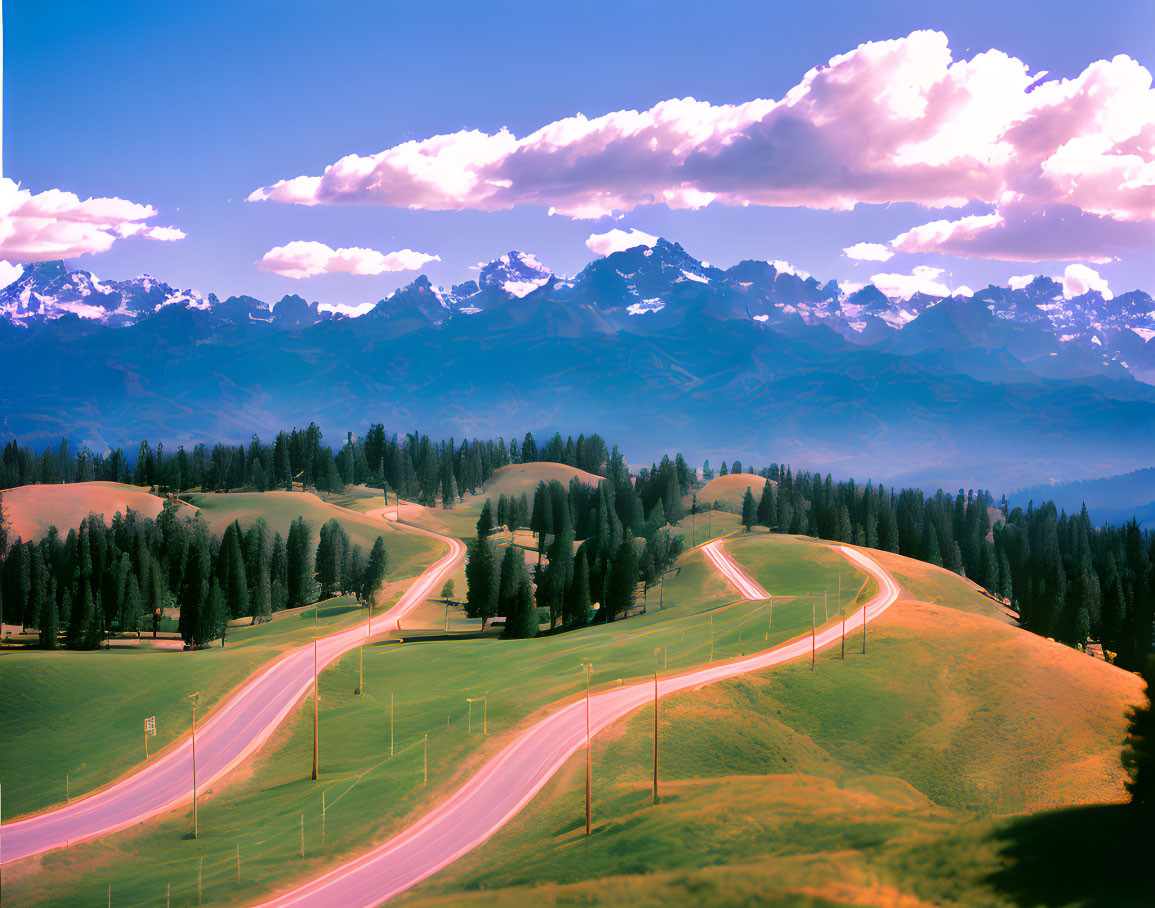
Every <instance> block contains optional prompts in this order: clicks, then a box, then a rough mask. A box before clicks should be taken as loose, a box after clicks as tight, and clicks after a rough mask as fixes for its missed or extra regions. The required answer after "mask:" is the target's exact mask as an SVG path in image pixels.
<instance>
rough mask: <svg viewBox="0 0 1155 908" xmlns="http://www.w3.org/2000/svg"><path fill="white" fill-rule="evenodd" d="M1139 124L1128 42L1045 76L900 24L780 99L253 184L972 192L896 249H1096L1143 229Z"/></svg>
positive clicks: (639, 115)
mask: <svg viewBox="0 0 1155 908" xmlns="http://www.w3.org/2000/svg"><path fill="white" fill-rule="evenodd" d="M1152 135H1155V92H1153V91H1152V79H1151V73H1150V72H1149V71H1148V70H1147V69H1145V68H1144V67H1143V66H1141V65H1139V63H1137V62H1136V61H1135V60H1132V59H1131V58H1129V57H1126V56H1117V57H1115V58H1113V59H1111V60H1098V61H1094V62H1091V63H1090V64H1089V65H1088V66H1087V67H1086V68H1085V69H1084V70H1083V71H1082V72H1081V73H1080V74H1078V75H1077V76H1075V77H1074V78H1071V79H1052V80H1049V81H1047V80H1046V79H1045V77H1041V76H1040V75H1039V74H1037V73H1035V74H1032V72H1031V70H1030V68H1029V66H1028V65H1027V63H1025V62H1024V61H1022V60H1019V59H1017V58H1015V57H1012V56H1009V55H1008V54H1006V53H1004V52H1002V51H999V50H989V51H986V52H984V53H978V54H975V55H974V56H972V57H970V58H969V59H966V58H963V59H955V58H954V56H953V54H952V53H951V50H950V47H949V45H948V41H947V38H946V36H945V35H944V34H942V33H941V32H937V31H916V32H913V33H911V34H910V35H908V36H906V37H902V38H897V39H894V40H888V41H875V42H868V43H865V44H861V45H859V46H858V47H856V48H854V49H853V50H850V51H849V52H847V53H844V54H840V55H838V56H836V57H833V58H832V59H830V60H829V61H828V62H827V63H823V64H821V65H818V66H815V67H814V68H812V69H811V70H809V71H808V72H806V73H805V74H804V75H802V76H801V78H800V79H799V81H798V82H797V84H796V85H795V86H794V87H793V88H791V89H790V90H789V91H787V92H786V93H785V94H784V95H783V96H782V97H781V98H779V99H765V98H755V99H753V100H749V101H746V102H744V103H740V104H724V105H714V104H710V103H707V102H704V101H698V100H695V99H694V98H680V99H679V98H675V99H670V100H667V101H662V102H660V103H658V104H655V105H654V106H653V107H651V108H649V109H646V110H618V111H614V112H611V113H607V114H604V115H602V116H596V117H587V116H585V115H584V114H580V113H578V114H575V115H574V116H570V117H565V118H563V119H560V120H556V121H554V122H552V123H547V124H546V125H544V126H542V127H541V128H540V129H538V130H537V131H535V132H532V133H530V134H528V135H525V136H520V137H519V136H516V135H514V134H513V133H511V132H510V131H509V130H507V129H502V130H500V131H498V132H496V133H492V134H490V133H485V132H482V131H478V130H463V131H461V132H456V133H450V134H446V135H437V136H432V137H430V138H427V139H422V140H415V141H411V142H405V143H403V144H400V145H396V146H393V147H392V148H387V149H385V150H384V151H381V152H379V153H377V154H373V155H356V154H353V155H347V156H346V157H343V158H341V159H339V160H338V161H336V162H334V163H333V164H331V165H329V166H328V167H327V168H325V170H324V172H323V173H321V174H319V175H306V176H299V177H295V178H292V179H286V180H280V181H278V182H275V183H272V184H270V185H268V186H263V187H261V188H259V189H257V190H255V191H254V192H252V193H251V194H250V196H249V199H250V200H254V201H260V200H273V201H278V202H286V203H295V204H302V205H321V204H374V205H389V206H396V207H407V208H422V209H440V210H445V209H463V208H469V209H478V210H484V211H496V210H502V209H508V208H512V207H514V206H517V205H526V204H532V205H541V206H545V207H547V208H548V209H549V210H550V211H551V212H554V213H557V214H561V215H565V216H569V217H573V218H598V217H603V216H606V215H611V214H614V213H620V212H628V211H631V210H633V209H635V208H637V207H638V206H642V205H651V204H665V205H667V206H668V207H670V208H691V209H693V208H701V207H703V206H706V205H711V204H722V205H770V206H804V207H809V208H819V209H830V210H846V209H849V208H852V207H853V206H855V205H856V204H859V203H876V204H882V203H889V202H913V203H917V204H920V205H923V206H926V207H929V208H938V209H942V208H960V207H962V206H964V205H968V204H974V203H980V204H983V205H987V206H990V208H991V211H990V212H989V213H987V214H979V215H971V216H968V217H964V218H961V219H958V220H953V221H952V220H949V219H944V220H938V221H931V222H929V223H927V224H924V225H922V226H921V227H916V228H914V229H912V230H910V231H907V232H906V233H904V234H902V235H901V236H900V237H899V238H897V241H896V242H895V243H894V244H893V245H894V247H895V249H897V250H899V251H935V252H946V253H949V254H954V255H972V256H980V257H986V258H1002V259H1006V260H1021V261H1042V260H1055V259H1068V260H1070V259H1076V258H1077V259H1079V260H1082V261H1101V260H1102V258H1101V256H1103V255H1105V254H1106V252H1105V251H1104V250H1106V249H1109V248H1111V247H1118V246H1119V245H1120V244H1123V245H1126V246H1137V247H1139V248H1143V246H1142V244H1143V243H1144V242H1145V241H1146V240H1148V239H1150V237H1151V230H1150V226H1151V224H1152V222H1153V220H1155V143H1153V142H1152ZM851 137H852V138H851ZM869 245H879V244H869ZM850 248H852V249H853V248H857V247H850ZM868 260H874V261H882V260H883V259H868Z"/></svg>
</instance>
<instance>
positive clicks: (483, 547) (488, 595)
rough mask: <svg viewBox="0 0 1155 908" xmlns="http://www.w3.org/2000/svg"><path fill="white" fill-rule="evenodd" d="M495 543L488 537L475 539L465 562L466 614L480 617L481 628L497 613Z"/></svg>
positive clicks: (471, 616)
mask: <svg viewBox="0 0 1155 908" xmlns="http://www.w3.org/2000/svg"><path fill="white" fill-rule="evenodd" d="M494 562H495V556H494V551H493V543H491V542H490V541H489V540H488V539H483V538H478V539H474V540H473V541H472V542H471V543H470V545H469V554H468V557H467V560H466V562H465V584H466V594H465V614H466V615H468V616H469V617H470V618H480V619H481V628H482V630H484V629H485V625H486V622H488V621H489V619H490V618H492V617H494V616H495V615H496V614H497V585H498V576H497V570H496V566H495V564H494Z"/></svg>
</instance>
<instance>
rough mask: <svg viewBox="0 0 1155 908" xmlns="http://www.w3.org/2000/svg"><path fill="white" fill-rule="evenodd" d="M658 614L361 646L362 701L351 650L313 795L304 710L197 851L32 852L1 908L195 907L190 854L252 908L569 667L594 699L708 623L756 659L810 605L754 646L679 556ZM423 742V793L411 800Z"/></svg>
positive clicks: (392, 817)
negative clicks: (103, 903)
mask: <svg viewBox="0 0 1155 908" xmlns="http://www.w3.org/2000/svg"><path fill="white" fill-rule="evenodd" d="M767 542H768V543H769V544H771V545H773V544H775V543H776V542H777V543H778V544H780V545H782V546H785V547H788V548H790V549H792V550H794V551H795V554H794V561H795V562H796V564H797V565H807V564H809V565H811V568H810V572H809V573H808V572H807V570H806V569H805V568H804V567H797V568H796V573H795V575H794V578H795V579H794V580H792V581H791V582H792V583H797V584H799V588H798V589H796V590H795V589H793V588H792V587H789V586H787V585H786V584H785V582H784V583H783V584H782V586H783V592H784V594H787V593H790V592H795V593H799V594H801V593H803V592H805V591H806V590H809V589H811V588H812V587H813V585H814V584H815V583H817V582H819V578H821V577H822V576H824V575H825V574H826V573H827V572H828V570H829V565H828V564H827V560H826V550H825V549H824V548H823V547H821V546H817V545H815V544H814V543H812V542H808V541H796V540H781V541H780V542H778V541H770V540H767ZM860 582H861V580H860ZM651 593H656V591H654V590H652V591H651ZM664 602H665V606H664V607H663V608H662V609H661V610H657V609H654V608H652V609H651V610H650V611H649V612H648V613H647V614H646V615H643V616H639V617H637V618H632V619H630V620H628V621H623V622H616V623H614V624H611V625H609V626H603V625H595V626H592V627H589V628H586V629H583V630H579V631H574V632H570V633H565V634H559V635H555V636H551V637H539V638H537V639H535V640H526V641H500V640H492V639H481V640H454V641H445V642H428V643H411V642H407V643H404V644H400V645H399V644H397V643H395V642H383V643H381V644H379V645H376V646H371V647H366V648H365V652H364V672H365V687H366V693H365V694H364V695H363V696H356V695H354V694H353V691H354V689H355V688H356V686H357V681H358V664H359V654H358V653H351V654H350V655H348V656H346V657H345V658H344V659H342V660H340V662H338V663H337V664H336V665H335V666H333V667H331V668H330V669H329V670H327V671H326V672H325V674H324V675H323V676H322V679H321V719H320V722H321V779H320V780H319V781H318V782H312V781H310V779H309V767H310V765H311V751H312V722H311V715H309V712H310V711H309V710H308V709H307V708H304V709H301V710H300V711H298V712H297V713H296V714H294V715H293V716H292V717H291V718H290V720H289V721H288V722H287V723H286V725H285V726H284V727H283V728H282V729H281V731H280V732H278V733H277V735H275V736H274V738H273V739H272V740H271V742H270V744H269V745H267V746H266V747H265V748H264V749H263V750H262V751H261V753H260V754H259V755H258V757H257V758H256V759H255V760H254V761H253V763H252V766H251V771H250V772H247V773H243V774H242V775H241V777H240V778H239V779H236V780H234V781H232V782H230V783H229V784H228V785H225V786H222V787H221V788H220V790H219V791H217V792H214V793H212V794H210V795H209V796H208V797H206V798H205V799H204V800H203V801H202V804H201V811H200V821H201V830H202V831H201V838H200V839H199V840H197V841H195V842H192V841H188V840H186V839H185V838H184V833H185V832H186V829H187V826H188V818H187V816H185V812H183V811H182V812H178V813H176V814H172V815H169V816H168V817H166V818H162V819H160V820H158V821H154V822H150V823H148V824H146V825H145V826H144V827H138V828H136V829H133V830H128V831H125V832H122V833H119V834H117V835H114V836H109V837H107V838H106V839H105V840H103V841H102V842H93V843H86V844H83V845H79V846H76V847H74V848H71V849H69V850H68V851H67V852H57V853H53V854H49V855H45V856H44V857H43V858H42V863H43V867H44V869H45V870H46V871H47V872H44V873H38V874H35V875H29V876H27V877H19V876H18V877H17V879H16V880H15V881H14V882H13V883H12V884H11V885H9V884H7V883H6V890H7V892H6V895H8V897H9V898H11V899H12V901H13V903H14V904H23V903H31V902H33V901H35V902H37V903H44V904H69V903H72V902H74V901H77V900H83V899H84V898H86V897H87V894H88V893H89V892H91V891H95V889H94V887H104V889H101V891H104V890H105V889H106V888H107V885H108V881H114V886H116V887H119V891H120V899H119V903H120V904H148V903H150V902H151V901H155V898H156V897H157V896H156V893H158V892H164V891H165V887H166V886H167V885H168V884H169V883H171V884H172V886H173V904H174V905H178V904H193V903H195V901H194V900H196V899H197V898H198V895H197V889H196V882H197V873H198V870H199V866H200V859H201V858H202V857H203V858H204V888H203V892H202V893H201V898H203V901H204V903H206V904H207V903H231V902H240V901H247V900H248V901H251V900H252V899H253V898H255V897H257V895H258V894H259V893H262V892H269V891H272V890H273V889H274V888H275V887H278V886H283V885H285V884H286V883H288V882H291V881H292V880H293V879H295V878H299V877H303V876H307V875H308V874H311V873H316V872H319V871H321V870H322V869H324V868H326V867H329V866H332V865H333V864H334V863H336V862H337V861H338V860H339V859H341V858H342V857H348V856H351V855H353V854H355V853H357V852H359V851H361V850H364V848H365V847H366V845H367V844H368V843H369V842H375V841H379V840H381V839H382V838H384V837H386V836H387V835H389V834H390V833H392V832H395V831H397V830H399V829H401V828H403V826H404V825H405V824H406V822H408V821H409V820H411V819H412V818H413V817H415V816H416V815H419V814H420V813H421V812H423V811H424V810H426V809H428V807H429V806H430V805H431V804H433V803H435V802H436V801H437V800H438V799H439V798H441V797H444V795H445V794H447V793H448V792H449V791H450V790H452V788H453V787H455V786H456V785H458V784H460V782H461V781H463V780H464V779H465V778H466V777H467V776H468V774H469V773H470V772H471V771H472V770H473V768H475V767H476V766H478V765H479V764H480V763H481V762H482V761H484V760H485V759H487V758H488V757H490V756H492V755H493V754H494V753H496V752H497V750H498V749H500V747H501V746H502V744H503V743H504V742H505V741H507V740H509V738H510V737H511V736H512V735H513V733H514V732H515V730H517V729H519V728H521V727H524V723H525V722H527V721H529V720H530V719H531V718H532V717H533V715H534V714H535V712H536V711H538V710H540V709H543V708H547V707H549V708H552V707H553V706H554V705H555V704H557V703H558V702H559V701H562V700H565V699H566V698H569V697H576V696H579V695H581V693H582V692H583V691H584V672H583V671H582V669H581V661H582V660H583V659H589V660H590V661H592V662H593V663H594V666H595V669H594V683H595V686H599V685H616V684H618V683H619V679H621V680H630V679H633V678H639V677H646V676H648V675H650V673H651V672H652V671H653V670H654V669H655V668H657V669H658V670H663V669H664V670H668V671H674V670H676V669H681V668H686V667H690V666H693V665H699V664H702V663H705V662H708V661H709V660H710V658H711V637H710V634H711V624H713V635H714V636H713V658H714V659H715V660H720V659H725V658H729V657H732V656H738V655H740V654H743V653H750V652H754V651H756V650H760V649H763V648H765V647H766V646H767V645H773V644H775V643H779V642H782V641H785V640H787V639H789V638H791V637H794V636H796V635H798V634H801V633H806V632H809V629H810V619H811V616H810V606H809V604H808V603H806V604H804V603H803V602H802V600H798V601H797V602H790V601H786V602H783V603H781V604H779V605H776V606H775V610H774V624H773V630H772V631H771V632H770V633H769V641H767V640H766V633H767V631H766V625H765V619H766V617H767V614H766V604H765V603H747V602H738V603H735V597H734V594H733V592H732V591H731V590H730V589H729V587H728V586H727V585H726V584H725V583H724V582H723V581H721V580H720V579H719V578H718V576H717V575H716V573H715V572H714V571H713V569H712V568H710V567H709V565H708V564H706V563H705V562H704V560H703V558H702V556H701V554H700V553H699V552H691V553H689V554H688V555H687V556H685V558H684V559H683V565H682V567H681V569H680V571H679V572H678V573H677V575H671V576H670V577H669V578H668V579H667V581H666V586H665V593H664ZM651 604H654V603H653V600H652V599H651ZM711 614H712V615H713V619H712V621H711ZM433 617H434V619H435V620H436V618H437V616H433ZM402 636H404V632H403V634H402ZM391 695H392V697H393V698H394V700H393V702H394V704H395V706H394V723H393V735H394V744H395V747H394V750H395V753H394V754H393V755H392V756H390V754H389V737H390V696H391ZM482 696H486V697H487V698H488V699H487V703H486V705H485V706H483V705H482V703H480V702H478V703H474V704H473V705H472V707H471V706H470V704H469V703H468V702H467V698H477V697H482ZM470 709H472V711H473V715H472V729H470V725H471V721H470V718H469V712H470ZM483 724H487V725H488V736H484V735H482V733H481V731H482V727H483ZM426 734H428V736H429V738H428V741H429V782H428V786H427V787H424V786H423V785H422V781H423V774H422V757H423V749H424V740H425V738H424V736H425V735H426ZM322 793H324V795H325V804H324V806H325V808H326V810H325V812H324V816H322V798H321V795H322ZM302 814H303V815H304V826H305V845H306V847H305V858H304V859H303V860H302V859H301V858H300V824H301V815H302ZM322 826H324V841H323V842H322ZM238 844H239V845H240V849H241V856H242V882H243V886H242V887H240V888H238V887H237V885H236V867H235V862H236V856H235V853H236V847H237V845H238ZM146 858H147V859H146Z"/></svg>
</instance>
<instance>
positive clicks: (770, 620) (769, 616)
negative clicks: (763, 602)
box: [766, 596, 774, 643]
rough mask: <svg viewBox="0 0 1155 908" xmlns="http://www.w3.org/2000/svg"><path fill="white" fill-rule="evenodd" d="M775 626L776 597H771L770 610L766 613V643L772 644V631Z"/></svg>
mask: <svg viewBox="0 0 1155 908" xmlns="http://www.w3.org/2000/svg"><path fill="white" fill-rule="evenodd" d="M773 626H774V597H773V596H771V597H770V608H769V609H767V611H766V642H767V643H769V642H770V629H771V628H772V627H773Z"/></svg>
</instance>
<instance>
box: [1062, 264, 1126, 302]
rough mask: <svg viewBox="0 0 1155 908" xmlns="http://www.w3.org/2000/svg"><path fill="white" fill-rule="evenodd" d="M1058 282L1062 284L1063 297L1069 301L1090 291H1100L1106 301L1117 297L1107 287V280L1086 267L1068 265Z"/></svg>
mask: <svg viewBox="0 0 1155 908" xmlns="http://www.w3.org/2000/svg"><path fill="white" fill-rule="evenodd" d="M1056 280H1058V281H1061V282H1062V284H1063V296H1065V297H1066V298H1067V299H1073V298H1074V297H1076V296H1082V295H1083V294H1084V293H1086V292H1087V291H1088V290H1098V291H1099V292H1100V293H1101V294H1103V299H1105V300H1109V299H1113V298H1114V296H1115V294H1113V293H1112V292H1111V288H1110V287H1108V286H1107V279H1106V278H1104V277H1102V276H1100V274H1099V272H1098V271H1096V270H1095V269H1094V268H1088V267H1087V266H1086V265H1068V266H1067V268H1066V270H1065V271H1064V272H1063V276H1062V277H1061V278H1056Z"/></svg>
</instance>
